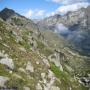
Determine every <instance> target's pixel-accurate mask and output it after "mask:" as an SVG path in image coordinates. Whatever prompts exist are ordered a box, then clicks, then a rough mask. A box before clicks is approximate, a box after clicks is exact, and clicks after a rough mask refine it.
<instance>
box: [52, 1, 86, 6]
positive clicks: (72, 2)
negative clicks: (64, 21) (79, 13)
mask: <svg viewBox="0 0 90 90" xmlns="http://www.w3.org/2000/svg"><path fill="white" fill-rule="evenodd" d="M52 1H53V2H55V3H58V4H63V5H68V4H75V3H80V2H87V0H52Z"/></svg>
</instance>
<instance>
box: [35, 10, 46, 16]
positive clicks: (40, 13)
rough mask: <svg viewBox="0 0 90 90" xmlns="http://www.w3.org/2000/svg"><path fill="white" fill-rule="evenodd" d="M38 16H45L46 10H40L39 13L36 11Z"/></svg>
mask: <svg viewBox="0 0 90 90" xmlns="http://www.w3.org/2000/svg"><path fill="white" fill-rule="evenodd" d="M36 12H37V13H36V16H43V15H44V13H45V11H44V10H39V11H36Z"/></svg>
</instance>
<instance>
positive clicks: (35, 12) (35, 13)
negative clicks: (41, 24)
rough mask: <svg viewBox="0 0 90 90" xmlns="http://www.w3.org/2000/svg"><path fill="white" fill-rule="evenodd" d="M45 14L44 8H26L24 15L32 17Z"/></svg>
mask: <svg viewBox="0 0 90 90" xmlns="http://www.w3.org/2000/svg"><path fill="white" fill-rule="evenodd" d="M44 14H45V11H44V10H31V9H30V10H28V11H27V12H26V13H25V14H24V16H26V17H27V18H32V17H37V18H39V17H40V18H42V17H43V16H44Z"/></svg>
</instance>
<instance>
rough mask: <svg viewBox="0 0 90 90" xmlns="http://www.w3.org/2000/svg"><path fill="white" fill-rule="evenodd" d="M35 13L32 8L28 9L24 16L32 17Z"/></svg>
mask: <svg viewBox="0 0 90 90" xmlns="http://www.w3.org/2000/svg"><path fill="white" fill-rule="evenodd" d="M33 13H34V12H33V11H32V10H28V11H27V12H26V14H25V15H24V16H26V17H27V18H30V17H31V16H32V15H33Z"/></svg>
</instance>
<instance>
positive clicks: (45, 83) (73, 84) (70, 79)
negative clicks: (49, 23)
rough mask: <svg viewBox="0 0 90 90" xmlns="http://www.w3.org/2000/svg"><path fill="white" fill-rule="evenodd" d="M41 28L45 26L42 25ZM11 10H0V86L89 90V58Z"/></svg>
mask: <svg viewBox="0 0 90 90" xmlns="http://www.w3.org/2000/svg"><path fill="white" fill-rule="evenodd" d="M44 29H45V28H44ZM67 43H68V42H67V40H65V39H64V38H63V37H61V36H58V35H57V34H55V33H53V32H52V31H48V29H47V30H44V31H43V30H41V28H39V26H38V24H35V23H34V22H33V21H32V20H29V19H27V18H25V17H23V16H21V15H19V14H17V13H16V12H15V11H13V10H11V9H8V8H5V9H4V10H2V11H1V12H0V88H1V89H3V88H4V89H16V90H89V89H90V68H89V67H90V57H88V56H82V55H80V54H79V53H78V52H75V51H73V50H72V49H70V48H69V47H67Z"/></svg>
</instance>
